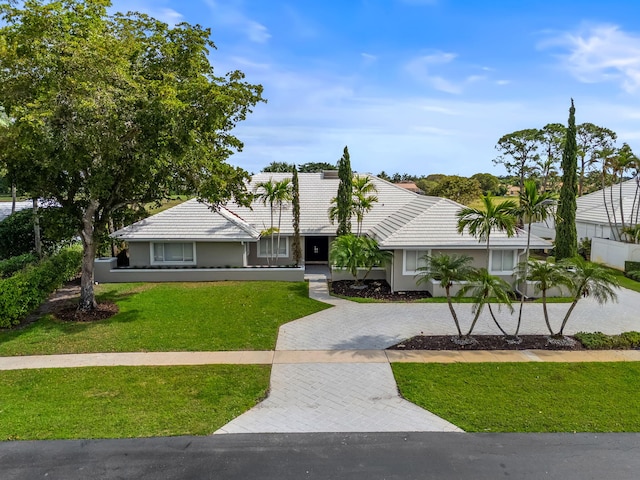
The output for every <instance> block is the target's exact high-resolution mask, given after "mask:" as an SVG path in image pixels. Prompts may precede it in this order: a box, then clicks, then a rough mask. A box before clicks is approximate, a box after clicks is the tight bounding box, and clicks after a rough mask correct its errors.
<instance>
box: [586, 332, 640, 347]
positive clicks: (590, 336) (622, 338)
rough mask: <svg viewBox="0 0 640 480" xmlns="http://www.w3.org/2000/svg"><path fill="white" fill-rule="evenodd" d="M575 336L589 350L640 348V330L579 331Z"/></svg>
mask: <svg viewBox="0 0 640 480" xmlns="http://www.w3.org/2000/svg"><path fill="white" fill-rule="evenodd" d="M575 337H576V338H577V339H578V340H580V343H582V345H583V346H584V348H586V349H587V350H627V349H631V348H640V332H634V331H631V332H623V333H621V334H619V335H606V334H604V333H602V332H593V333H587V332H578V333H576V334H575Z"/></svg>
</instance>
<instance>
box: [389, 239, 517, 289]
mask: <svg viewBox="0 0 640 480" xmlns="http://www.w3.org/2000/svg"><path fill="white" fill-rule="evenodd" d="M403 252H404V251H403V250H394V252H393V254H394V255H393V262H392V264H391V265H390V268H389V278H390V279H391V280H389V278H388V279H387V281H388V282H389V285H391V288H392V290H393V291H394V292H404V291H415V290H427V291H428V292H429V293H431V295H433V296H434V297H438V296H444V290H442V291H441V290H440V289H439V287H437V286H436V285H435V283H433V282H429V283H426V284H421V285H417V284H416V280H417V279H418V277H416V276H415V275H413V274H410V275H406V274H405V273H404V272H403V263H404V253H403ZM439 253H444V254H447V255H454V254H455V255H468V256H470V257H472V258H473V261H472V263H471V266H473V267H475V268H485V267H486V266H487V253H486V250H485V249H464V250H462V249H458V250H454V249H451V250H444V249H431V251H430V255H437V254H439ZM519 253H520V252H519ZM498 276H499V277H500V278H502V279H503V280H505V281H506V282H507V283H508V284H509V285H513V284H514V277H513V275H510V274H509V275H498Z"/></svg>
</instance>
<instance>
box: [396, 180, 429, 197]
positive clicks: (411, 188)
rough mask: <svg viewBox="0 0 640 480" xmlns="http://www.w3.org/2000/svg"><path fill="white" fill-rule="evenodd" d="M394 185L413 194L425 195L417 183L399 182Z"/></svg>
mask: <svg viewBox="0 0 640 480" xmlns="http://www.w3.org/2000/svg"><path fill="white" fill-rule="evenodd" d="M394 185H397V186H398V187H402V188H404V189H405V190H409V191H410V192H413V193H419V194H421V195H423V194H424V191H423V190H422V189H421V188H420V187H418V186H417V185H416V184H415V182H397V183H395V184H394Z"/></svg>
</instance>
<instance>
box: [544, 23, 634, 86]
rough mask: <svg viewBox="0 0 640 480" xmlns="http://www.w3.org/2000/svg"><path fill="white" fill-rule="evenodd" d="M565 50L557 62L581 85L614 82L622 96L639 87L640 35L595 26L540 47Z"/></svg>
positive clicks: (562, 36)
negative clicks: (623, 93)
mask: <svg viewBox="0 0 640 480" xmlns="http://www.w3.org/2000/svg"><path fill="white" fill-rule="evenodd" d="M540 47H541V48H550V47H560V48H563V49H565V50H567V51H568V52H567V53H562V54H561V55H560V59H561V61H562V63H563V65H565V66H566V68H567V69H568V70H569V72H570V73H571V74H572V75H573V76H574V77H576V78H577V79H578V80H579V81H581V82H584V83H600V82H615V83H618V84H619V85H620V86H621V87H622V88H623V89H624V90H625V91H626V92H628V93H634V92H635V91H636V90H637V89H638V88H639V87H640V35H638V34H635V33H628V32H625V31H623V30H621V29H620V27H618V26H616V25H595V26H589V27H585V28H582V29H581V30H580V31H579V32H575V33H571V32H566V33H563V34H561V35H557V36H555V37H552V38H550V39H548V40H546V41H544V42H542V43H541V44H540Z"/></svg>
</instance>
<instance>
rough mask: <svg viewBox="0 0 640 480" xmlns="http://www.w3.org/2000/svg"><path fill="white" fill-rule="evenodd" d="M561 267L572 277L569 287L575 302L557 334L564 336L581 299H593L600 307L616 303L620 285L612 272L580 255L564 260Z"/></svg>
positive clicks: (572, 303)
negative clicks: (617, 290)
mask: <svg viewBox="0 0 640 480" xmlns="http://www.w3.org/2000/svg"><path fill="white" fill-rule="evenodd" d="M559 266H560V267H564V268H566V269H567V270H568V271H569V275H570V277H571V285H569V287H570V290H571V293H572V297H573V301H572V302H571V305H570V306H569V309H568V310H567V313H566V315H565V316H564V318H563V319H562V325H561V326H560V330H559V331H558V333H557V334H555V335H556V336H563V335H564V328H565V326H566V325H567V322H568V321H569V317H570V316H571V313H572V312H573V309H574V308H575V306H576V305H577V303H578V301H579V300H580V299H581V298H587V297H591V298H593V299H594V300H595V301H596V302H598V304H599V305H603V304H605V303H607V302H608V301H609V300H611V301H613V302H615V301H617V300H618V295H617V294H616V292H615V289H617V288H620V283H619V282H618V279H617V277H616V276H615V274H614V273H613V272H612V271H611V270H609V269H608V268H606V267H604V266H602V265H600V264H598V263H595V262H588V261H586V260H585V259H584V258H582V257H580V256H578V255H576V256H575V257H573V258H570V259H565V260H563V261H562V262H560V264H559Z"/></svg>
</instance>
